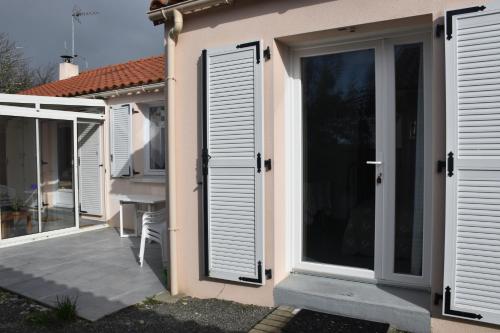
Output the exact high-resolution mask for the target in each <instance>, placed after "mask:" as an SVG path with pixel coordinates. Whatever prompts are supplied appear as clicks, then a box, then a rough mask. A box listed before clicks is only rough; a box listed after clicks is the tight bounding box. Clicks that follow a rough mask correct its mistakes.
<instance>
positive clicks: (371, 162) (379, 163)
mask: <svg viewBox="0 0 500 333" xmlns="http://www.w3.org/2000/svg"><path fill="white" fill-rule="evenodd" d="M366 164H370V165H382V161H366Z"/></svg>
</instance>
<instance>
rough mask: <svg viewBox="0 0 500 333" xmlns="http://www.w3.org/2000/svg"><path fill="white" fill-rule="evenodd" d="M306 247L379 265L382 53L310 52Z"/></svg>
mask: <svg viewBox="0 0 500 333" xmlns="http://www.w3.org/2000/svg"><path fill="white" fill-rule="evenodd" d="M301 68H302V69H301V70H302V76H301V77H302V101H303V103H302V108H303V109H302V126H303V147H302V148H303V157H302V158H303V253H302V259H303V260H304V261H307V262H316V263H324V264H334V265H343V266H351V267H359V268H367V269H373V267H374V239H375V236H374V235H375V179H374V178H375V172H374V168H373V166H371V165H367V164H366V162H367V161H373V160H375V143H376V142H375V52H374V50H360V51H352V52H344V53H337V54H330V55H322V56H315V57H308V58H303V59H302V63H301Z"/></svg>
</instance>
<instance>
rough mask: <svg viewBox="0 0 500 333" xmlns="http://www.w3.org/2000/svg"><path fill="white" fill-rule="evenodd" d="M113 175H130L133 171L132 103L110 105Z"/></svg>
mask: <svg viewBox="0 0 500 333" xmlns="http://www.w3.org/2000/svg"><path fill="white" fill-rule="evenodd" d="M110 126H111V131H110V132H111V133H110V135H111V138H110V144H111V149H110V152H111V156H110V158H111V177H128V176H131V173H132V163H131V160H132V156H131V146H132V139H131V138H132V108H131V106H130V104H124V105H113V106H111V107H110Z"/></svg>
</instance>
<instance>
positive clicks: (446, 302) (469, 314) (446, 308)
mask: <svg viewBox="0 0 500 333" xmlns="http://www.w3.org/2000/svg"><path fill="white" fill-rule="evenodd" d="M444 313H445V314H448V315H450V316H457V317H463V318H469V319H478V320H481V319H483V316H482V315H481V314H478V313H472V312H465V311H457V310H452V309H451V288H450V286H447V287H446V289H445V293H444Z"/></svg>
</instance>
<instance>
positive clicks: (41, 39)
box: [0, 0, 163, 70]
mask: <svg viewBox="0 0 500 333" xmlns="http://www.w3.org/2000/svg"><path fill="white" fill-rule="evenodd" d="M75 5H76V6H78V7H79V8H80V9H81V10H82V11H85V12H86V11H97V12H99V14H97V15H95V16H85V17H80V21H81V24H79V23H76V24H75V53H76V54H78V55H79V57H78V58H77V63H78V64H79V65H80V70H85V69H86V68H88V69H92V68H96V67H102V66H105V65H110V64H116V63H121V62H126V61H128V60H133V59H138V58H142V57H147V56H152V55H159V54H162V51H163V31H162V28H161V27H162V26H157V27H154V26H153V24H152V23H151V21H149V19H148V17H147V15H146V12H147V11H148V9H149V0H0V33H2V32H3V33H7V34H8V37H9V39H10V40H12V41H14V42H16V45H17V46H18V47H19V48H20V50H21V51H22V52H23V53H24V55H25V57H27V58H28V60H29V62H30V64H31V65H33V66H34V67H35V66H44V65H46V64H48V63H59V62H61V58H60V56H61V55H63V54H70V53H71V13H72V10H73V8H74V6H75ZM65 43H66V47H67V49H65ZM87 65H88V67H87Z"/></svg>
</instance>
